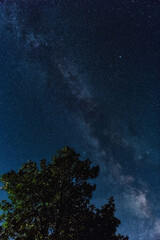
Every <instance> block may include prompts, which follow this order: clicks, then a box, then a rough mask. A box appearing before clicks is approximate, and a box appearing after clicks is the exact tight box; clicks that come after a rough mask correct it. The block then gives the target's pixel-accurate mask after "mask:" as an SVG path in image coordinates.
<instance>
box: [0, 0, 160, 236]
mask: <svg viewBox="0 0 160 240" xmlns="http://www.w3.org/2000/svg"><path fill="white" fill-rule="evenodd" d="M0 2H1V4H0V34H1V39H0V62H1V64H0V73H1V78H0V86H1V88H0V113H1V116H0V131H1V137H0V146H1V147H0V154H1V172H4V171H8V170H10V169H11V168H12V169H18V168H19V167H20V166H21V164H22V163H23V162H25V161H27V160H28V159H32V160H34V161H39V160H40V159H41V158H44V157H46V158H47V159H48V160H50V158H51V156H52V154H54V153H55V152H56V150H57V149H59V148H61V147H63V146H64V145H69V146H71V147H73V148H75V150H76V151H77V152H79V153H81V156H82V158H85V157H87V156H88V157H89V158H90V159H91V160H92V161H93V163H98V164H99V165H100V169H101V171H100V176H99V177H98V179H97V181H96V183H97V190H96V193H95V194H94V196H93V201H94V203H95V204H96V205H98V206H100V205H102V204H104V203H106V201H107V199H108V198H109V196H111V195H113V196H114V198H115V201H116V206H117V216H118V217H119V218H120V219H121V221H122V224H121V227H120V228H119V231H120V232H121V233H124V234H125V235H126V234H128V236H129V237H130V239H133V240H137V239H142V240H145V239H149V240H152V239H160V216H159V214H160V206H159V200H160V189H159V183H160V174H159V171H160V162H159V155H160V150H159V146H160V122H159V118H160V115H159V108H160V90H159V89H160V82H159V60H160V59H159V56H160V47H159V42H160V12H159V11H160V5H159V2H158V1H137V0H134V1H130V0H129V1H125V2H124V1H120V0H110V1H89V0H88V1H82V0H81V1H80V0H77V1H75V2H74V1H67V0H66V1H65V0H64V1H60V0H59V1H58V0H57V1H52V0H50V1H49V0H48V1H45V0H41V1H40V0H37V1H31V0H30V1H27V0H23V1H22V0H21V1H18V0H15V1H11V0H10V1H7V0H6V1H0Z"/></svg>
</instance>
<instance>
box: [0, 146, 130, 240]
mask: <svg viewBox="0 0 160 240" xmlns="http://www.w3.org/2000/svg"><path fill="white" fill-rule="evenodd" d="M79 157H80V155H79V154H77V153H76V152H75V151H74V150H73V149H72V148H70V147H64V148H62V149H61V150H59V151H58V154H57V155H56V156H55V157H53V159H52V161H51V163H47V162H46V160H45V159H43V160H41V161H40V168H38V167H37V165H36V163H35V162H32V161H28V163H25V164H23V166H22V167H21V168H20V169H19V171H18V172H17V173H16V172H15V171H13V170H12V171H10V172H8V173H6V174H3V175H2V176H1V181H2V182H3V187H2V190H5V191H6V192H7V193H8V201H7V200H3V201H1V203H0V209H1V211H2V214H1V215H0V220H1V227H0V239H1V240H2V239H3V240H8V239H10V238H12V239H16V240H41V239H42V240H71V239H72V240H82V239H83V240H91V239H92V240H112V239H113V240H127V239H128V237H124V236H122V235H116V231H117V227H118V226H119V224H120V220H119V219H118V218H116V217H115V204H114V199H113V197H111V198H110V199H109V202H108V203H107V204H106V205H104V206H103V207H102V208H101V209H96V208H95V206H94V205H91V204H90V200H91V197H92V193H93V191H94V190H95V189H96V185H92V184H91V183H90V182H89V181H88V180H90V179H94V178H96V177H97V176H98V172H99V166H98V165H97V166H95V167H91V161H90V160H89V159H88V158H87V159H86V160H84V161H81V160H80V159H79Z"/></svg>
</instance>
